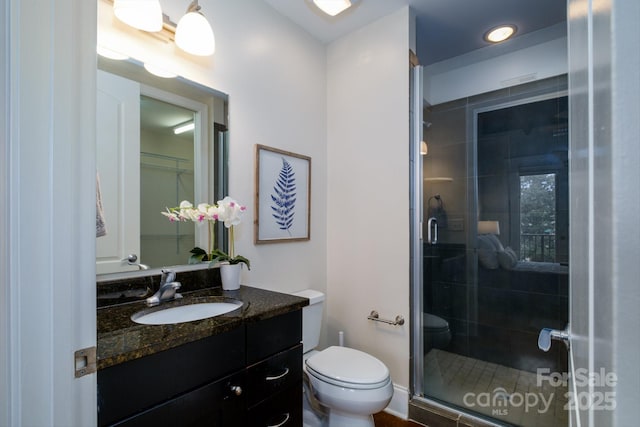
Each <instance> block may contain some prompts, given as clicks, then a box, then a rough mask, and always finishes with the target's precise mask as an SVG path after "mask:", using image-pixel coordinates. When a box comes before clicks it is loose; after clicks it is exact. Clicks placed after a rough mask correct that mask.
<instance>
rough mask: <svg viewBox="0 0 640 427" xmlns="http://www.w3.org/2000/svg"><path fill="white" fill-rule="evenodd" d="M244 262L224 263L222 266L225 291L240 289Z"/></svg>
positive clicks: (221, 273)
mask: <svg viewBox="0 0 640 427" xmlns="http://www.w3.org/2000/svg"><path fill="white" fill-rule="evenodd" d="M241 269H242V264H222V265H221V266H220V277H221V278H222V289H223V290H225V291H236V290H238V289H240V270H241Z"/></svg>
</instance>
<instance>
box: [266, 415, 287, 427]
mask: <svg viewBox="0 0 640 427" xmlns="http://www.w3.org/2000/svg"><path fill="white" fill-rule="evenodd" d="M289 418H291V416H290V415H289V413H288V412H287V413H286V414H284V420H283V421H282V422H281V423H278V424H271V425H268V426H267V427H281V426H283V425H285V424H286V423H287V422H288V421H289Z"/></svg>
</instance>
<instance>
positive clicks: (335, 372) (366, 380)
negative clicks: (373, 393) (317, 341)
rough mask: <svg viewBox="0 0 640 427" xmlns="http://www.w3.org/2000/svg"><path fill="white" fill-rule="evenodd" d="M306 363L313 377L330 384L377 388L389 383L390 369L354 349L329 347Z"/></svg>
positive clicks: (368, 355)
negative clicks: (337, 383) (338, 383)
mask: <svg viewBox="0 0 640 427" xmlns="http://www.w3.org/2000/svg"><path fill="white" fill-rule="evenodd" d="M306 363H307V369H308V370H310V371H311V372H310V373H311V374H312V375H316V374H317V375H316V376H318V377H321V378H324V379H327V380H329V381H330V382H340V383H345V384H353V385H360V386H362V385H367V386H371V387H377V386H378V385H384V384H385V383H386V382H388V381H389V369H387V367H386V366H385V364H384V363H382V362H381V361H379V360H378V359H376V358H375V357H373V356H371V355H370V354H367V353H365V352H362V351H360V350H355V349H353V348H348V347H337V346H333V347H329V348H327V349H326V350H323V351H321V352H319V353H317V354H315V355H313V356H311V357H310V358H308V359H307V361H306ZM331 380H333V381H331Z"/></svg>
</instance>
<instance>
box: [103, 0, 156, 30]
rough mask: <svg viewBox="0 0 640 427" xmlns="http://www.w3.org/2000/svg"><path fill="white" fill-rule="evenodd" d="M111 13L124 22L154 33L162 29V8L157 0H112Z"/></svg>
mask: <svg viewBox="0 0 640 427" xmlns="http://www.w3.org/2000/svg"><path fill="white" fill-rule="evenodd" d="M113 13H114V15H116V18H118V19H119V20H121V21H122V22H124V23H125V24H127V25H129V26H131V27H134V28H137V29H139V30H143V31H147V32H150V33H155V32H158V31H160V30H162V8H161V7H160V1H159V0H114V1H113Z"/></svg>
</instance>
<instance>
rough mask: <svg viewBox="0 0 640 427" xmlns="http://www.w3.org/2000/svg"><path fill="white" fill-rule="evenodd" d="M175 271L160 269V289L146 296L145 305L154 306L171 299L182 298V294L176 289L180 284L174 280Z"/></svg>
mask: <svg viewBox="0 0 640 427" xmlns="http://www.w3.org/2000/svg"><path fill="white" fill-rule="evenodd" d="M175 280H176V272H175V271H173V270H162V277H161V279H160V289H158V292H156V293H155V294H153V296H150V297H149V298H147V305H149V306H154V305H158V304H160V303H162V302H165V301H171V300H174V299H179V298H182V294H179V293H177V292H176V291H177V290H178V289H180V287H181V286H182V284H181V283H180V282H176V281H175Z"/></svg>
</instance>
